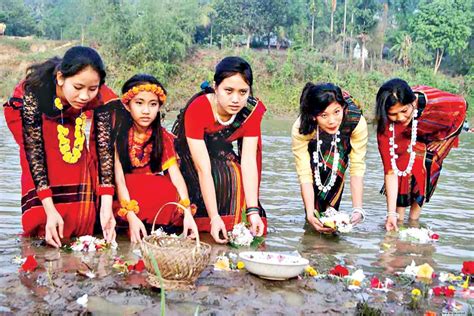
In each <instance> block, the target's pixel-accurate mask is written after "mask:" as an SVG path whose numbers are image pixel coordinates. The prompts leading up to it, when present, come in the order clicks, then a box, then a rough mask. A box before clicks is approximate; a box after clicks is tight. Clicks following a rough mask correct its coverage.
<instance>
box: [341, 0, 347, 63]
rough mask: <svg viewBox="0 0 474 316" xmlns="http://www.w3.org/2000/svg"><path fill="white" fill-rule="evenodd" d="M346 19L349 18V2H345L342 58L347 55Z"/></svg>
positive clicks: (345, 0)
mask: <svg viewBox="0 0 474 316" xmlns="http://www.w3.org/2000/svg"><path fill="white" fill-rule="evenodd" d="M346 17H347V0H344V22H343V25H342V57H344V56H345V55H346Z"/></svg>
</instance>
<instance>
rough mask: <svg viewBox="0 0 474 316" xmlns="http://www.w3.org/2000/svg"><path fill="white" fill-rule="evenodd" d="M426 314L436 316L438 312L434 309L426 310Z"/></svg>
mask: <svg viewBox="0 0 474 316" xmlns="http://www.w3.org/2000/svg"><path fill="white" fill-rule="evenodd" d="M425 316H436V312H433V311H426V312H425Z"/></svg>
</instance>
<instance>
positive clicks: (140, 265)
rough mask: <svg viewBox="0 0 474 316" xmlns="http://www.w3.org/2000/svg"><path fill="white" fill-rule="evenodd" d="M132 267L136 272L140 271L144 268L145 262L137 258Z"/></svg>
mask: <svg viewBox="0 0 474 316" xmlns="http://www.w3.org/2000/svg"><path fill="white" fill-rule="evenodd" d="M134 269H135V271H137V272H142V271H143V270H145V263H144V262H143V260H142V259H140V260H138V262H137V263H136V264H135V266H134Z"/></svg>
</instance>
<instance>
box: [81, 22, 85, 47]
mask: <svg viewBox="0 0 474 316" xmlns="http://www.w3.org/2000/svg"><path fill="white" fill-rule="evenodd" d="M81 46H84V25H81Z"/></svg>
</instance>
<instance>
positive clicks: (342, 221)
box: [319, 209, 352, 233]
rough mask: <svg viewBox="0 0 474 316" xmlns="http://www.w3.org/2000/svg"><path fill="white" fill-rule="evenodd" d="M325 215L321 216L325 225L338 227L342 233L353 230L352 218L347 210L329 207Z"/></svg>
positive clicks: (333, 227)
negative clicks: (340, 210)
mask: <svg viewBox="0 0 474 316" xmlns="http://www.w3.org/2000/svg"><path fill="white" fill-rule="evenodd" d="M324 214H325V216H322V217H320V218H319V220H320V221H321V223H323V225H324V226H326V227H330V228H332V229H336V230H337V231H338V232H340V233H349V232H350V231H351V230H352V224H351V218H350V216H349V214H347V213H345V212H339V211H337V210H335V209H332V210H331V209H328V210H326V212H325V213H324Z"/></svg>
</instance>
